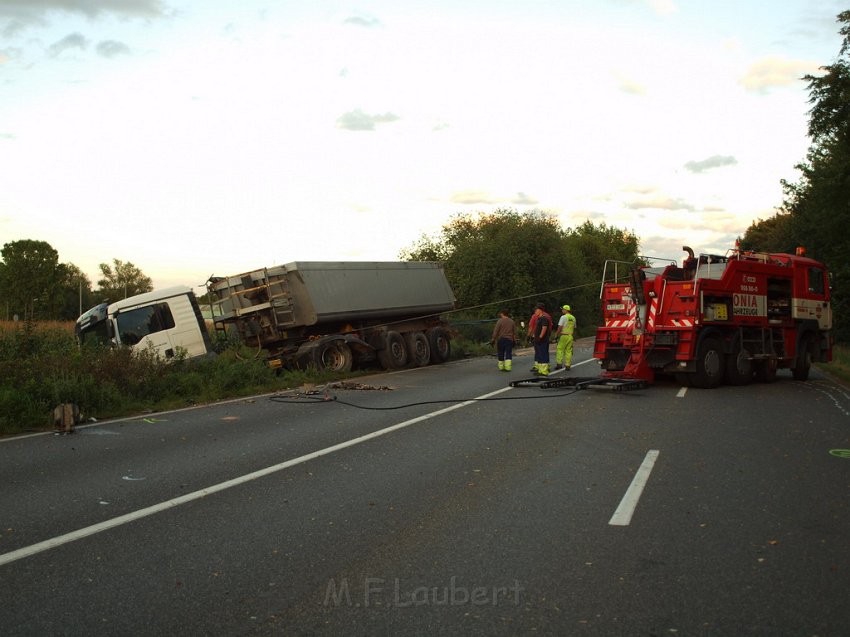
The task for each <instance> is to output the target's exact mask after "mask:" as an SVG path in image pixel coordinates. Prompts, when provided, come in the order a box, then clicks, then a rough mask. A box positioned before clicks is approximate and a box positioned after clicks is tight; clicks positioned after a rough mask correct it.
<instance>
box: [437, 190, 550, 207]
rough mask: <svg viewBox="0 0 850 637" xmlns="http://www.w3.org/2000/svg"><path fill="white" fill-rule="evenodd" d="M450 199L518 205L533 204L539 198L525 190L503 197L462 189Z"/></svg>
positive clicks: (453, 201)
mask: <svg viewBox="0 0 850 637" xmlns="http://www.w3.org/2000/svg"><path fill="white" fill-rule="evenodd" d="M449 201H451V202H452V203H459V204H464V205H473V204H487V205H498V204H506V203H510V204H514V205H517V206H533V205H536V204H537V203H538V201H537V199H535V198H534V197H530V196H529V195H527V194H526V193H524V192H518V193H516V195H515V196H513V197H501V196H499V195H494V194H492V193H489V192H486V191H483V190H461V191H458V192H456V193H454V194H453V195H451V197H449Z"/></svg>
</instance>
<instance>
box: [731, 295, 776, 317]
mask: <svg viewBox="0 0 850 637" xmlns="http://www.w3.org/2000/svg"><path fill="white" fill-rule="evenodd" d="M732 314H734V315H735V316H767V297H765V296H764V295H762V294H743V293H740V292H738V293H736V294H733V295H732Z"/></svg>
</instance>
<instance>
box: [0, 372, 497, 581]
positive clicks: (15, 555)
mask: <svg viewBox="0 0 850 637" xmlns="http://www.w3.org/2000/svg"><path fill="white" fill-rule="evenodd" d="M510 389H512V388H511V387H503V388H502V389H498V390H496V391H494V392H490V393H489V394H484V395H483V396H479V397H478V398H475V399H473V400H467V401H465V402H462V403H458V404H456V405H452V406H450V407H445V408H444V409H439V410H437V411H433V412H431V413H429V414H425V415H423V416H418V417H416V418H411V419H410V420H405V421H404V422H400V423H398V424H395V425H392V426H390V427H386V428H384V429H379V430H378V431H373V432H372V433H368V434H365V435H363V436H359V437H358V438H352V439H351V440H347V441H345V442H341V443H339V444H336V445H333V446H331V447H327V448H325V449H320V450H319V451H314V452H312V453H308V454H305V455H303V456H299V457H297V458H293V459H292V460H287V461H285V462H281V463H280V464H276V465H273V466H271V467H266V468H265V469H260V470H259V471H254V472H253V473H248V474H245V475H244V476H240V477H238V478H233V479H232V480H227V481H225V482H220V483H219V484H215V485H213V486H211V487H207V488H206V489H201V490H200V491H194V492H193V493H187V494H185V495H182V496H180V497H178V498H173V499H172V500H166V501H165V502H160V503H159V504H154V505H153V506H149V507H146V508H144V509H139V510H138V511H132V512H130V513H126V514H124V515H119V516H118V517H116V518H112V519H111V520H105V521H103V522H99V523H97V524H92V525H91V526H87V527H85V528H83V529H78V530H77V531H72V532H70V533H65V534H64V535H58V536H56V537H54V538H51V539H49V540H44V541H43V542H38V543H36V544H32V545H30V546H25V547H23V548H20V549H17V550H15V551H11V552H9V553H3V554H2V555H0V566H3V565H4V564H9V563H11V562H15V561H17V560H20V559H23V558H25V557H30V556H32V555H35V554H36V553H41V552H42V551H48V550H50V549H53V548H56V547H58V546H62V545H63V544H67V543H69V542H73V541H74V540H80V539H82V538H84V537H88V536H90V535H94V534H95V533H100V532H101V531H106V530H109V529H113V528H115V527H117V526H121V525H124V524H129V523H130V522H134V521H136V520H139V519H141V518H145V517H148V516H150V515H154V514H155V513H159V512H160V511H165V510H166V509H171V508H174V507H177V506H180V505H181V504H186V503H187V502H192V501H194V500H200V499H201V498H205V497H206V496H208V495H212V494H213V493H218V492H219V491H224V490H225V489H230V488H232V487H236V486H239V485H241V484H245V483H246V482H250V481H252V480H256V479H258V478H263V477H265V476H268V475H271V474H273V473H277V472H278V471H283V470H284V469H288V468H289V467H294V466H295V465H299V464H302V463H304V462H307V461H309V460H315V459H316V458H320V457H322V456H326V455H328V454H331V453H334V452H335V451H340V450H342V449H346V448H348V447H353V446H354V445H359V444H360V443H361V442H366V441H367V440H372V439H374V438H379V437H380V436H384V435H386V434H388V433H391V432H393V431H398V430H399V429H404V428H405V427H409V426H410V425H414V424H416V423H418V422H423V421H425V420H429V419H431V418H436V417H437V416H441V415H443V414H446V413H448V412H450V411H454V410H455V409H460V408H461V407H466V406H468V405H473V404H475V402H476V401H478V400H482V399H485V398H490V397H492V396H495V395H497V394H501V393H502V392H505V391H509V390H510Z"/></svg>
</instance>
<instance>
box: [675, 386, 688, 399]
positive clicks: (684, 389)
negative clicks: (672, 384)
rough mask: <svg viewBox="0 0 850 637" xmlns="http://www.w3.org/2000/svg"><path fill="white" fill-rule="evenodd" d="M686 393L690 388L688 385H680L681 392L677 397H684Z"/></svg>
mask: <svg viewBox="0 0 850 637" xmlns="http://www.w3.org/2000/svg"><path fill="white" fill-rule="evenodd" d="M686 393H688V388H687V387H680V388H679V393H677V394H676V398H684V397H685V394H686Z"/></svg>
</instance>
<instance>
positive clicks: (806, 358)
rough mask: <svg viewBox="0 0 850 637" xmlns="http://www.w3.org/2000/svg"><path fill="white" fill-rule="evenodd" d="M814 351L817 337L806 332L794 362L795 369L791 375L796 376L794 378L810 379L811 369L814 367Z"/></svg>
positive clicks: (801, 339)
mask: <svg viewBox="0 0 850 637" xmlns="http://www.w3.org/2000/svg"><path fill="white" fill-rule="evenodd" d="M814 351H815V339H814V337H813V336H812V335H811V334H806V335H805V336H803V337H802V338H800V348H799V349H798V350H797V359H796V361H795V362H794V369H792V370H791V375H792V376H793V377H794V380H809V370H810V369H811V368H812V360H813V359H814Z"/></svg>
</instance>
